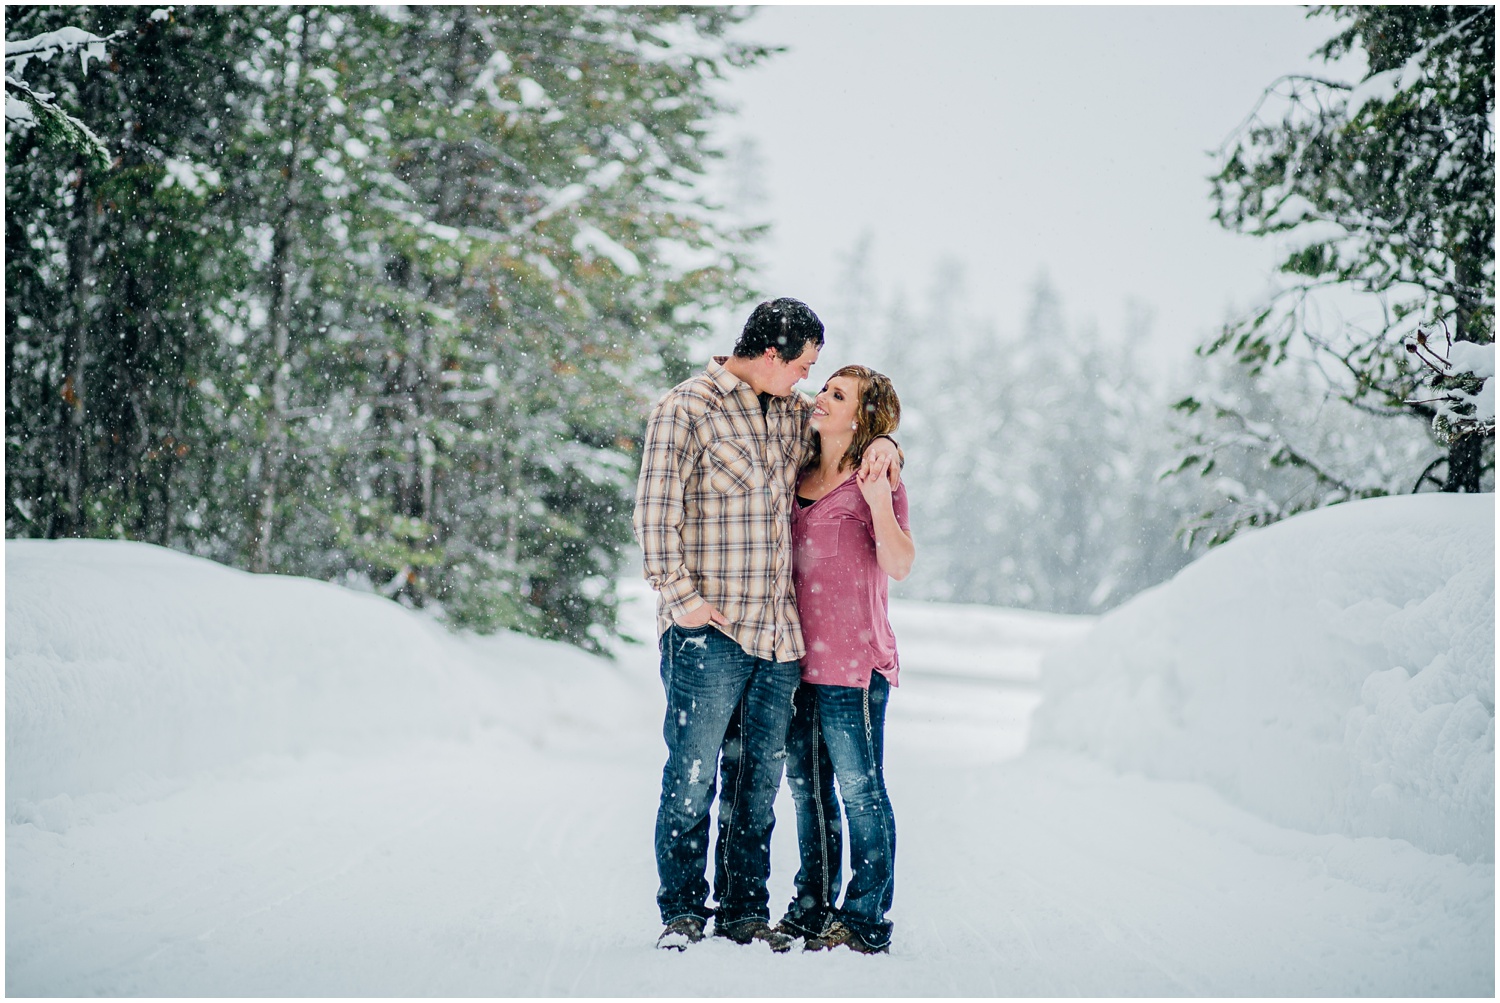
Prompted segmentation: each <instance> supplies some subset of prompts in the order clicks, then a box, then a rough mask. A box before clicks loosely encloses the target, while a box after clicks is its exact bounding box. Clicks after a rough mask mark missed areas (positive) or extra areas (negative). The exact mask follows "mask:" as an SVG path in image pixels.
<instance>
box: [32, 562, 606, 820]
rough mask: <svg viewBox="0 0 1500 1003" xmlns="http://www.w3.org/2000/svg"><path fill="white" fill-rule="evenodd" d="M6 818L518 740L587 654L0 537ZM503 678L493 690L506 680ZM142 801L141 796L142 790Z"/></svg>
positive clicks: (226, 576)
mask: <svg viewBox="0 0 1500 1003" xmlns="http://www.w3.org/2000/svg"><path fill="white" fill-rule="evenodd" d="M5 550H6V556H5V576H6V629H5V679H6V700H5V723H6V732H5V751H6V755H5V778H6V815H7V817H8V818H10V819H11V820H12V821H35V822H37V823H38V824H40V825H44V826H46V827H49V828H54V829H57V828H60V827H66V826H67V825H68V824H70V821H71V819H70V815H72V814H74V813H76V811H77V807H76V805H75V804H74V803H73V802H74V799H77V798H78V797H79V796H80V795H88V794H91V793H95V792H102V791H116V790H120V789H139V788H141V786H142V784H145V785H146V786H147V787H149V786H150V785H151V784H152V783H154V782H158V781H160V780H161V779H162V778H182V777H191V776H193V775H195V774H198V773H200V772H203V771H210V770H215V769H217V768H220V767H224V766H228V765H233V764H236V763H239V762H242V761H244V760H246V759H248V758H250V757H255V756H266V755H271V756H275V755H293V756H301V755H305V754H307V753H309V752H312V751H317V750H322V751H332V752H340V753H364V752H375V751H382V750H386V749H389V748H390V747H392V746H393V745H397V744H400V743H403V742H408V741H412V740H416V739H423V738H455V737H456V738H462V737H467V735H468V734H471V733H472V732H473V731H474V729H475V728H486V727H490V726H494V725H496V724H503V725H505V726H508V727H510V728H511V730H513V731H516V732H517V733H519V734H521V735H522V736H525V737H527V738H528V739H529V740H532V741H536V740H539V738H540V736H539V735H533V734H532V732H534V731H538V730H540V729H544V728H545V727H546V725H547V722H548V720H549V713H550V712H551V711H552V710H553V707H554V705H555V704H556V703H557V702H558V701H559V700H560V699H561V698H560V697H559V695H558V693H554V692H540V691H539V687H540V686H541V685H542V684H541V683H539V682H538V681H537V680H536V679H535V677H534V674H527V675H523V676H522V677H520V678H516V677H513V676H511V675H510V674H509V673H506V672H505V670H506V669H508V668H510V667H512V666H513V665H530V664H532V663H535V662H537V661H539V660H540V661H544V662H545V663H546V664H548V665H549V666H551V667H553V668H554V669H555V670H556V671H555V672H554V673H553V674H552V678H553V679H554V680H560V681H559V682H557V683H555V684H548V685H552V686H554V688H556V687H564V688H565V687H566V686H567V685H569V680H570V679H572V677H574V676H578V675H579V673H578V672H576V671H575V672H569V671H567V670H569V669H575V670H578V669H587V670H588V672H587V676H588V679H587V680H584V679H582V678H579V679H576V680H573V682H574V683H576V684H579V685H584V684H586V685H589V686H591V687H593V688H594V689H596V690H597V689H599V688H600V687H601V686H603V687H604V688H605V689H606V690H607V689H608V680H607V678H606V677H607V675H608V669H607V666H606V665H604V664H602V663H600V662H599V660H598V659H593V658H590V657H589V656H587V655H584V654H583V653H582V652H577V651H574V650H572V649H568V648H566V647H565V646H562V645H555V644H545V643H544V642H540V641H536V640H534V639H531V638H525V637H520V636H518V635H500V636H497V637H494V638H472V637H469V638H466V637H458V636H454V635H452V634H450V633H449V632H448V631H446V630H445V629H443V628H442V627H441V626H439V625H437V624H435V623H433V622H431V621H430V620H428V619H426V618H424V617H422V616H420V615H417V614H415V613H412V612H410V611H408V610H405V609H402V608H401V607H400V606H397V605H396V604H395V603H392V602H390V601H389V600H386V599H382V598H380V597H377V596H372V595H368V594H361V593H357V592H352V591H349V590H347V589H344V588H340V587H337V586H334V585H330V584H327V583H325V582H317V581H312V580H309V579H303V578H289V577H284V576H277V575H251V574H247V573H245V572H242V571H236V570H234V569H231V568H226V567H224V566H222V565H219V564H214V563H212V562H210V561H206V560H202V559H199V558H195V557H189V556H186V555H184V554H180V553H175V552H173V551H169V550H164V549H162V548H159V547H153V546H149V545H146V544H139V543H123V542H114V541H100V540H77V541H28V540H7V541H6V547H5ZM502 680H503V682H502ZM142 793H146V794H149V791H143V792H142Z"/></svg>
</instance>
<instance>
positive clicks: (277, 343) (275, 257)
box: [250, 8, 314, 573]
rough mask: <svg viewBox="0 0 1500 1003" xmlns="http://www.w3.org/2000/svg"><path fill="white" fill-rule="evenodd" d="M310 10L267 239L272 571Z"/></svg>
mask: <svg viewBox="0 0 1500 1003" xmlns="http://www.w3.org/2000/svg"><path fill="white" fill-rule="evenodd" d="M313 14H314V12H313V10H312V9H311V8H307V9H305V10H304V12H303V15H302V17H303V20H302V33H301V38H300V39H299V42H298V52H297V54H296V56H295V58H296V59H297V60H298V65H297V79H296V82H295V83H294V84H292V86H291V88H290V89H289V91H288V93H287V94H286V95H285V98H286V101H287V108H288V111H287V118H286V124H287V135H288V137H289V139H290V142H291V149H290V150H289V151H288V153H287V157H286V167H285V174H286V187H285V188H284V189H283V195H282V202H281V206H280V211H279V213H278V215H277V217H276V222H275V224H274V231H273V234H272V238H271V265H270V276H269V278H270V298H271V304H270V306H271V309H270V316H269V317H268V318H267V320H268V324H269V327H270V335H271V355H270V359H269V362H268V367H267V369H268V371H267V373H266V378H265V382H266V384H267V387H266V390H267V392H268V394H269V396H270V404H269V407H268V408H267V411H266V431H265V439H264V443H263V445H262V447H261V463H260V470H261V474H260V482H261V483H260V492H259V498H258V500H257V505H256V516H255V552H254V555H253V557H252V558H251V563H250V567H251V569H252V570H254V571H258V572H262V573H264V572H268V571H271V570H272V565H273V562H272V558H271V543H272V540H273V538H274V535H275V526H276V503H277V500H278V497H279V495H280V491H281V471H282V466H283V463H284V461H285V458H286V450H287V445H288V442H287V434H286V410H287V408H286V405H287V385H286V384H287V380H286V376H287V374H286V359H287V354H288V352H289V351H290V349H291V327H292V286H293V284H294V282H293V277H292V267H293V261H292V258H293V252H294V247H293V244H294V242H295V240H296V227H297V209H298V205H299V202H300V199H301V195H302V191H301V189H302V185H301V162H302V156H301V154H302V144H303V139H304V136H303V132H304V128H305V124H306V123H305V116H304V114H303V111H304V109H303V108H302V89H303V84H304V81H305V80H306V77H307V64H308V61H309V50H310V49H311V47H312V40H313V38H314V32H313V27H312V25H311V24H310V23H309V22H310V21H311V19H312V17H313ZM293 58H294V57H293V56H292V54H291V53H288V54H287V55H286V61H285V62H284V63H283V64H282V81H283V83H285V81H286V77H287V67H288V65H289V64H290V63H291V62H292V59H293Z"/></svg>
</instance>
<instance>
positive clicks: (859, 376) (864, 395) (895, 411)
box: [803, 366, 901, 467]
mask: <svg viewBox="0 0 1500 1003" xmlns="http://www.w3.org/2000/svg"><path fill="white" fill-rule="evenodd" d="M834 376H850V377H853V378H854V379H855V380H857V381H858V382H859V405H858V406H857V407H855V409H854V439H853V441H852V442H850V443H849V448H848V449H847V450H846V451H845V452H844V456H843V460H842V462H843V463H847V464H849V466H851V467H858V466H859V464H860V462H861V461H862V460H863V459H864V458H865V449H866V448H868V447H869V445H870V443H872V442H874V441H875V439H876V438H877V437H878V436H882V435H889V434H891V433H892V432H894V431H896V429H897V428H898V427H899V426H900V425H901V398H899V397H897V396H896V388H895V387H893V386H892V385H891V379H890V377H889V376H886V375H885V374H884V373H877V372H876V371H875V370H873V369H871V368H870V367H869V366H845V367H844V368H842V369H840V370H839V371H838V372H836V373H834V374H833V376H830V377H829V379H833V377H834ZM822 449H823V443H822V441H821V439H820V437H819V436H818V433H817V432H814V433H813V449H812V451H811V453H810V454H809V455H808V457H807V461H806V462H805V463H803V466H804V467H811V466H813V465H814V464H816V463H817V462H818V457H819V456H820V455H821V454H822ZM897 449H898V450H899V449H900V447H899V446H898V447H897Z"/></svg>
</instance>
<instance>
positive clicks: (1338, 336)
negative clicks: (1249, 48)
mask: <svg viewBox="0 0 1500 1003" xmlns="http://www.w3.org/2000/svg"><path fill="white" fill-rule="evenodd" d="M1312 14H1314V15H1331V16H1332V17H1333V18H1335V19H1336V20H1338V21H1342V22H1344V27H1343V28H1342V30H1340V31H1339V33H1338V34H1337V35H1335V36H1334V37H1333V38H1332V39H1331V40H1330V41H1329V42H1328V43H1327V44H1326V45H1325V46H1324V47H1323V48H1322V49H1321V50H1320V54H1321V55H1322V56H1323V57H1325V58H1326V59H1329V60H1336V59H1338V58H1339V57H1340V56H1342V55H1344V54H1345V53H1348V52H1351V51H1354V50H1361V51H1362V52H1363V53H1364V55H1365V57H1366V61H1367V66H1368V68H1367V71H1366V73H1365V76H1364V78H1363V79H1362V80H1361V81H1360V82H1359V83H1357V84H1354V85H1350V84H1345V83H1340V82H1336V81H1329V80H1324V79H1321V78H1315V77H1303V76H1288V77H1284V78H1281V79H1280V80H1278V81H1276V82H1275V83H1274V84H1272V85H1271V87H1270V88H1268V89H1267V91H1266V94H1265V95H1264V96H1263V98H1262V101H1261V103H1260V105H1259V106H1258V107H1257V109H1256V111H1255V112H1254V113H1253V114H1252V115H1251V117H1250V118H1249V120H1247V122H1246V123H1245V125H1244V126H1242V127H1241V128H1240V129H1239V130H1237V131H1236V133H1235V134H1234V135H1233V136H1231V138H1230V140H1229V142H1228V143H1226V147H1225V152H1224V155H1223V165H1222V168H1221V170H1220V171H1219V173H1218V174H1217V175H1216V176H1215V177H1214V178H1213V184H1214V200H1215V203H1216V207H1217V209H1216V214H1215V218H1216V219H1218V220H1219V222H1220V223H1222V224H1223V225H1224V226H1225V227H1227V228H1229V229H1232V230H1236V231H1239V232H1242V233H1247V234H1251V235H1255V236H1262V237H1267V236H1269V237H1274V238H1276V239H1278V240H1283V241H1286V242H1287V243H1288V245H1289V249H1288V254H1287V257H1286V258H1285V260H1284V261H1283V263H1282V265H1281V272H1282V274H1283V275H1285V276H1287V277H1288V280H1289V281H1288V282H1287V284H1286V285H1285V287H1284V288H1283V290H1282V291H1281V292H1280V293H1278V294H1277V295H1276V296H1275V297H1274V298H1273V299H1272V300H1271V302H1270V303H1269V304H1268V305H1267V306H1265V307H1264V308H1263V309H1261V310H1259V311H1257V312H1256V313H1255V314H1254V315H1253V316H1251V317H1249V318H1248V319H1246V320H1244V321H1243V322H1239V323H1235V324H1231V325H1228V326H1227V327H1226V328H1225V330H1224V332H1223V334H1222V335H1221V336H1220V337H1219V338H1218V339H1217V340H1216V341H1214V342H1213V343H1212V344H1211V345H1209V346H1207V351H1209V352H1217V351H1227V352H1230V353H1231V354H1232V355H1233V356H1234V357H1235V358H1236V359H1237V360H1239V362H1240V363H1241V364H1243V365H1244V366H1246V367H1247V369H1248V370H1249V371H1250V372H1251V373H1252V374H1259V373H1260V372H1261V371H1262V370H1263V369H1265V368H1266V367H1267V366H1274V365H1279V364H1281V363H1283V362H1285V361H1286V360H1287V359H1289V358H1292V357H1294V356H1301V357H1304V358H1305V357H1308V356H1309V355H1311V356H1313V357H1316V358H1317V359H1318V360H1319V361H1320V363H1321V365H1322V368H1323V369H1324V371H1325V372H1327V373H1328V376H1329V378H1328V380H1327V386H1328V388H1329V391H1330V392H1332V393H1333V394H1335V395H1337V396H1339V397H1341V398H1342V399H1343V400H1345V401H1347V402H1348V403H1350V404H1351V405H1353V406H1355V407H1357V408H1361V409H1364V410H1366V411H1367V412H1368V413H1371V414H1379V415H1385V416H1392V417H1400V416H1405V417H1407V418H1412V417H1415V418H1417V419H1418V420H1419V421H1421V422H1422V423H1423V424H1424V425H1429V426H1431V425H1432V423H1433V419H1434V418H1435V416H1436V415H1435V411H1434V409H1433V407H1432V406H1431V402H1430V401H1426V400H1423V399H1422V398H1423V397H1424V396H1425V395H1423V394H1421V393H1420V392H1418V390H1419V388H1418V382H1419V378H1420V376H1421V371H1420V367H1419V366H1415V365H1412V364H1411V362H1410V361H1409V360H1408V358H1407V353H1406V352H1405V351H1404V347H1403V342H1404V340H1405V339H1406V338H1407V337H1409V336H1411V335H1413V334H1414V332H1415V330H1416V329H1417V328H1419V327H1421V328H1427V329H1431V328H1436V327H1437V325H1438V321H1439V319H1440V318H1452V319H1453V333H1454V336H1455V339H1456V340H1457V341H1459V342H1468V343H1478V344H1487V343H1491V342H1493V339H1494V300H1495V273H1494V227H1495V149H1494V99H1495V95H1494V82H1495V11H1494V8H1493V7H1472V6H1417V7H1393V6H1371V7H1352V6H1335V7H1320V8H1316V9H1314V11H1312ZM1329 288H1332V289H1336V290H1342V291H1344V292H1345V293H1351V292H1352V293H1355V294H1373V295H1375V296H1378V297H1379V298H1380V300H1379V304H1378V310H1375V311H1374V313H1375V314H1376V315H1377V316H1379V317H1380V318H1381V319H1380V320H1379V321H1378V322H1376V323H1375V324H1373V326H1366V327H1359V326H1355V325H1351V324H1348V323H1340V324H1331V325H1330V324H1322V323H1320V322H1319V321H1318V320H1317V316H1318V311H1317V310H1316V305H1317V304H1319V303H1320V302H1321V300H1322V299H1323V296H1322V293H1323V291H1324V290H1326V289H1329ZM1321 396H1322V394H1321V393H1319V394H1317V395H1316V397H1321ZM1189 406H1190V407H1191V404H1189ZM1373 434H1375V435H1377V436H1383V435H1386V434H1388V433H1386V432H1383V431H1382V432H1375V433H1373ZM1435 438H1436V439H1437V440H1438V442H1439V444H1440V445H1442V446H1443V447H1444V448H1445V452H1446V457H1445V463H1443V464H1442V465H1441V466H1442V467H1445V468H1446V469H1445V470H1443V471H1442V476H1441V477H1440V478H1439V477H1436V476H1434V473H1433V471H1432V470H1431V469H1430V468H1429V469H1426V470H1424V469H1423V467H1421V466H1418V467H1417V468H1416V469H1413V470H1410V471H1408V474H1409V476H1408V477H1406V478H1403V480H1406V481H1407V482H1408V483H1415V484H1417V485H1418V486H1421V485H1422V484H1424V483H1426V482H1427V481H1428V480H1429V479H1430V480H1433V481H1434V482H1436V483H1438V484H1439V485H1440V486H1441V488H1442V489H1443V490H1447V491H1478V490H1480V489H1481V488H1482V487H1483V486H1484V485H1486V484H1489V483H1492V478H1493V468H1494V457H1493V435H1492V434H1486V433H1484V432H1483V431H1482V430H1471V431H1470V432H1469V433H1466V434H1461V435H1454V436H1449V435H1447V434H1446V433H1444V432H1443V430H1442V429H1441V428H1437V429H1435ZM1269 442H1270V440H1269V439H1268V448H1270V449H1275V448H1278V447H1275V446H1274V445H1269ZM1306 459H1307V460H1308V462H1309V463H1311V464H1312V465H1314V466H1323V465H1326V464H1327V463H1328V462H1329V459H1328V458H1326V457H1307V458H1306ZM1309 469H1310V468H1309ZM1345 494H1347V493H1345ZM1341 496H1342V495H1340V494H1339V493H1338V492H1335V497H1341Z"/></svg>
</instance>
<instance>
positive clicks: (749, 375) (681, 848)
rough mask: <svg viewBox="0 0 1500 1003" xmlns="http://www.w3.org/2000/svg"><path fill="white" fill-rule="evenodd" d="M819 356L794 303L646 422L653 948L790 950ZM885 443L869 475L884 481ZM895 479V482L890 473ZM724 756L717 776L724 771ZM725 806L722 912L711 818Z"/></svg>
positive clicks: (748, 330) (764, 308)
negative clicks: (654, 789)
mask: <svg viewBox="0 0 1500 1003" xmlns="http://www.w3.org/2000/svg"><path fill="white" fill-rule="evenodd" d="M822 345H823V322H822V321H820V320H819V319H818V317H817V315H816V314H814V313H813V312H812V310H811V309H809V308H808V306H807V304H805V303H802V302H800V301H799V300H795V299H787V298H783V299H778V300H774V301H771V302H766V303H762V304H760V305H759V306H757V307H756V308H755V310H754V311H753V312H752V313H751V314H750V318H749V320H747V321H746V322H745V328H744V331H743V332H742V333H741V335H740V339H739V341H738V342H737V343H736V344H735V347H734V355H733V356H730V357H724V356H719V357H715V358H714V359H713V360H712V361H711V362H709V364H708V366H707V367H706V368H705V369H704V371H703V372H702V373H699V374H698V375H697V376H694V377H693V378H692V379H689V380H687V381H685V382H683V383H681V384H679V385H677V386H676V387H674V388H672V390H670V391H668V392H667V394H666V395H665V396H664V397H662V399H661V400H660V401H659V402H657V404H656V407H655V408H653V409H652V411H651V417H650V418H649V420H648V421H647V424H646V442H645V450H644V455H643V456H642V460H641V475H640V480H639V482H638V484H637V486H636V501H635V520H634V521H635V535H636V539H637V540H638V541H639V542H640V545H641V549H642V550H643V551H644V554H645V574H646V578H647V579H648V580H649V581H650V582H651V587H652V588H654V589H655V590H656V591H657V593H658V599H657V633H658V634H659V635H660V639H659V642H658V644H659V647H660V649H661V678H662V685H663V686H664V687H665V689H666V696H667V711H666V720H665V723H664V725H663V729H662V732H663V736H664V737H665V738H666V742H667V764H666V767H665V769H664V770H663V771H662V789H661V803H660V807H659V808H658V810H657V816H656V867H657V873H658V875H659V877H660V879H661V888H660V890H659V891H658V892H657V904H658V906H659V907H660V909H661V917H662V923H663V924H664V926H665V929H664V930H663V931H662V934H661V936H660V938H659V939H658V940H657V946H658V947H662V948H668V949H675V950H683V949H685V948H686V947H687V946H688V945H689V944H692V943H697V942H698V941H700V940H702V939H703V931H704V927H705V925H706V923H707V921H708V919H709V917H710V916H712V917H713V918H714V934H715V935H716V936H722V937H727V938H729V939H731V940H733V941H735V942H736V943H740V944H749V943H751V942H752V941H756V940H759V941H763V942H765V943H767V944H768V945H769V946H770V947H771V949H772V950H775V951H785V950H788V949H789V948H790V947H791V938H790V937H788V936H787V935H785V934H783V933H779V932H777V931H774V930H772V929H771V927H770V925H769V923H768V920H769V918H770V913H769V911H768V909H767V902H768V896H767V892H766V879H767V878H768V877H769V876H770V871H771V830H772V827H773V826H774V825H775V821H776V820H775V814H774V812H773V808H772V806H773V802H774V801H775V799H776V791H777V788H779V787H780V786H781V776H782V768H783V766H784V764H785V758H786V736H787V726H788V724H789V723H790V719H791V711H792V694H793V692H794V691H795V690H796V688H797V682H798V678H799V675H800V671H799V668H798V660H799V659H800V658H801V657H802V656H803V654H804V653H805V651H804V648H803V643H802V628H801V623H800V621H799V620H798V619H797V606H796V598H795V593H794V591H793V585H792V548H791V506H792V504H793V494H794V491H795V488H796V481H797V468H798V465H799V463H800V461H801V458H802V456H803V455H804V452H805V448H806V446H807V444H808V441H809V435H810V432H809V430H808V421H807V419H808V416H809V414H810V410H811V406H810V405H809V404H808V402H807V401H806V400H804V399H802V398H801V397H800V396H799V395H795V394H793V393H792V388H793V387H794V386H795V385H796V384H797V382H798V381H800V380H802V379H805V378H806V377H807V375H808V372H809V370H811V369H812V366H813V363H815V362H817V360H818V352H819V351H820V349H821V348H822ZM895 456H896V448H895V444H894V443H892V442H891V441H890V440H888V439H887V440H883V441H879V442H876V443H872V445H871V447H870V448H869V449H867V450H866V460H865V463H866V465H867V466H868V467H869V468H870V470H871V471H872V472H873V473H877V474H885V473H886V472H887V471H888V470H889V469H890V468H891V461H892V460H893V459H894V458H895ZM893 476H895V475H893ZM721 753H722V764H721V763H720V758H721ZM716 775H717V777H718V786H719V787H720V789H721V790H722V797H721V798H720V802H719V840H718V845H717V848H716V852H715V868H714V889H713V890H714V895H715V897H716V898H717V900H718V907H717V909H716V910H710V909H709V908H708V906H707V901H708V891H709V889H708V882H707V880H706V877H705V872H706V869H707V861H708V827H709V826H708V815H709V808H710V806H711V805H712V803H713V799H714V796H715V793H716V791H715V786H716Z"/></svg>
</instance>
